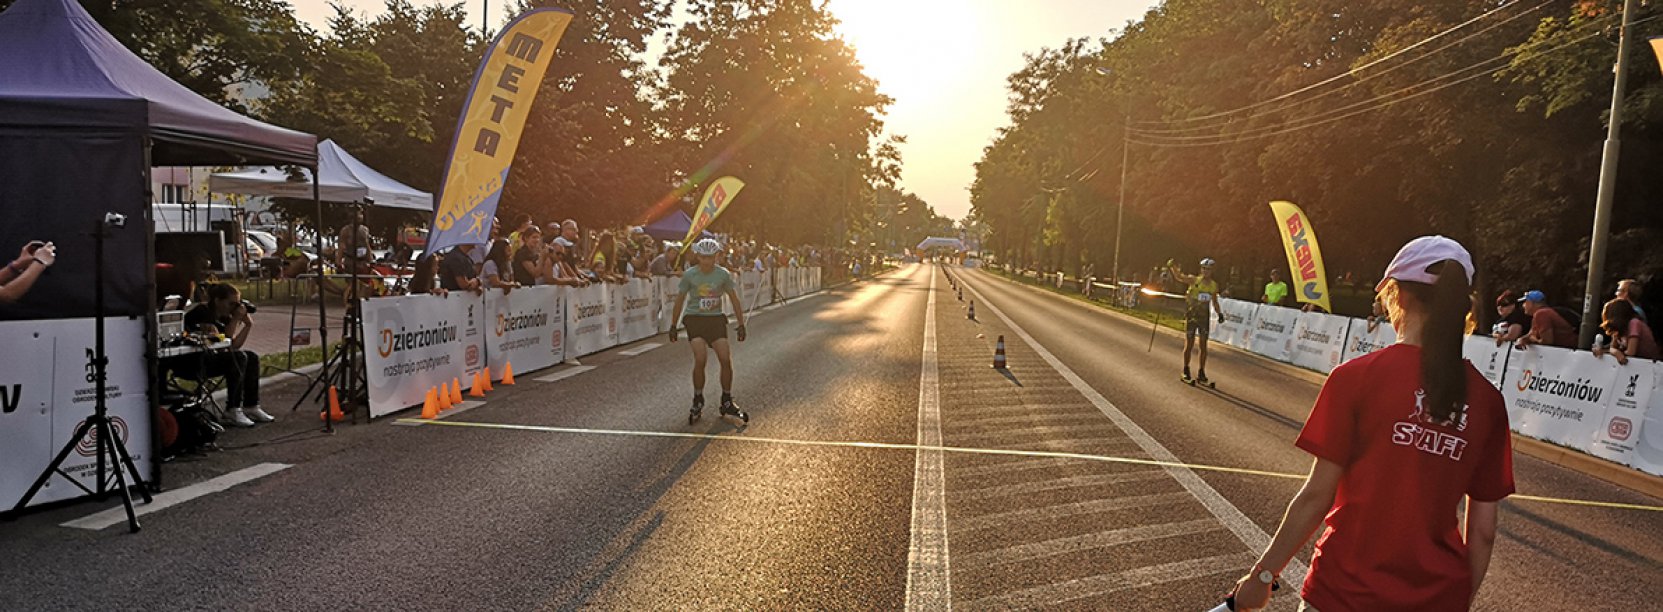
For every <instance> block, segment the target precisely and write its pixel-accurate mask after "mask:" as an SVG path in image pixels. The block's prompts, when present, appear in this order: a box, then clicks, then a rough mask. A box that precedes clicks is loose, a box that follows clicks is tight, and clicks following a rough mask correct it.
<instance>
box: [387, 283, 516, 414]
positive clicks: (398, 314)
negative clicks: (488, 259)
mask: <svg viewBox="0 0 1663 612" xmlns="http://www.w3.org/2000/svg"><path fill="white" fill-rule="evenodd" d="M363 312H364V320H363V337H364V358H365V359H364V361H365V370H366V373H367V374H368V378H369V386H370V389H369V391H370V416H371V417H380V416H385V415H388V414H392V413H394V412H398V411H400V410H403V409H405V408H409V407H411V406H417V405H420V404H421V403H422V400H423V399H425V398H426V397H427V391H428V390H429V389H432V388H435V387H438V386H440V385H442V384H445V383H449V382H452V381H456V380H462V381H471V380H473V376H474V374H476V373H478V372H479V371H480V370H481V369H483V368H484V367H485V331H484V327H483V323H484V321H485V319H486V318H487V317H488V316H489V315H487V314H486V308H485V300H484V299H482V298H480V297H478V296H475V295H474V294H472V293H468V292H465V291H458V292H455V293H452V294H450V295H449V296H447V297H440V296H436V295H410V296H403V297H385V298H373V299H369V300H364V306H363ZM463 384H468V383H466V382H464V383H463Z"/></svg>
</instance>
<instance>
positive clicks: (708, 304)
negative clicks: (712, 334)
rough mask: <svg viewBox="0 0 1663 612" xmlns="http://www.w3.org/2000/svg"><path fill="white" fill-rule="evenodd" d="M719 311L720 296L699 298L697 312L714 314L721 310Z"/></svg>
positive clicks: (720, 304)
mask: <svg viewBox="0 0 1663 612" xmlns="http://www.w3.org/2000/svg"><path fill="white" fill-rule="evenodd" d="M721 309H722V298H721V297H720V296H718V297H702V298H699V310H703V311H705V312H714V311H717V310H721Z"/></svg>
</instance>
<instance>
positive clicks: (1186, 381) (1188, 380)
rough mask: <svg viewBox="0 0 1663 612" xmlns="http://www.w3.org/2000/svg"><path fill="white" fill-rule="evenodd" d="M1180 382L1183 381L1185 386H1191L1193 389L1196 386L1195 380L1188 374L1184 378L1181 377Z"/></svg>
mask: <svg viewBox="0 0 1663 612" xmlns="http://www.w3.org/2000/svg"><path fill="white" fill-rule="evenodd" d="M1178 380H1179V381H1182V382H1183V383H1184V384H1186V385H1189V386H1191V387H1193V386H1195V379H1194V378H1191V377H1190V375H1188V374H1185V375H1183V376H1179V377H1178Z"/></svg>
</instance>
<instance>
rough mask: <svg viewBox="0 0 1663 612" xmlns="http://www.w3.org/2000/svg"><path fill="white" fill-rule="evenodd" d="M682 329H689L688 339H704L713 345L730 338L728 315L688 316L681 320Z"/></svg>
mask: <svg viewBox="0 0 1663 612" xmlns="http://www.w3.org/2000/svg"><path fill="white" fill-rule="evenodd" d="M681 325H682V327H685V328H687V339H688V340H692V339H695V338H704V341H705V342H708V343H710V344H712V345H714V344H716V341H717V340H726V339H727V337H728V317H727V315H687V316H685V317H682V318H681Z"/></svg>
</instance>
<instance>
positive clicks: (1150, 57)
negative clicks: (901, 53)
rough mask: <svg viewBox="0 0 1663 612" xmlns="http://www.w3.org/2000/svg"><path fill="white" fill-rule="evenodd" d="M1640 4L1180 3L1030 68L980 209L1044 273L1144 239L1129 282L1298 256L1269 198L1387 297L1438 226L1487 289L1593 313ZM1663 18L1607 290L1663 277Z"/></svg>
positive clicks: (1639, 33) (1342, 272)
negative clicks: (1382, 277) (1306, 221)
mask: <svg viewBox="0 0 1663 612" xmlns="http://www.w3.org/2000/svg"><path fill="white" fill-rule="evenodd" d="M1621 4H1622V3H1621V2H1620V1H1619V0H1547V1H1542V0H1515V1H1496V0H1445V1H1439V2H1426V1H1420V2H1414V1H1409V0H1380V1H1377V2H1365V3H1358V2H1348V1H1344V0H1254V1H1250V2H1228V3H1217V2H1205V1H1200V0H1167V1H1166V2H1163V3H1162V4H1161V5H1159V6H1157V7H1155V8H1153V9H1151V10H1150V11H1149V12H1148V13H1146V14H1145V15H1144V16H1143V18H1142V19H1140V20H1138V21H1135V22H1132V23H1128V24H1127V25H1126V26H1125V27H1124V28H1123V29H1120V30H1117V31H1115V32H1112V33H1110V35H1109V36H1106V37H1104V38H1100V39H1076V40H1068V41H1063V42H1062V43H1061V44H1060V45H1059V46H1058V47H1056V48H1046V49H1043V50H1040V51H1038V52H1035V53H1033V54H1031V55H1029V56H1028V57H1027V63H1026V65H1025V66H1024V67H1023V68H1022V69H1021V70H1020V71H1018V72H1016V73H1015V74H1012V75H1010V77H1009V79H1008V82H1009V95H1010V103H1009V107H1008V113H1009V116H1010V119H1011V124H1010V125H1009V126H1008V127H1006V128H1004V129H1001V130H1000V131H999V132H998V134H997V135H996V136H995V138H994V140H993V142H992V144H990V145H989V146H988V147H987V148H986V150H985V151H984V154H983V157H982V159H981V160H980V162H978V163H977V165H976V170H977V173H976V179H975V183H974V185H973V186H972V189H971V194H972V195H971V198H972V206H973V209H972V212H971V217H972V219H971V223H972V225H974V226H977V227H981V228H984V231H985V233H986V236H985V238H986V246H987V247H988V248H989V249H990V250H993V251H995V252H996V253H997V254H998V255H999V256H1001V257H1003V258H1005V259H1006V260H1009V261H1015V262H1019V263H1023V264H1026V265H1032V266H1036V267H1040V268H1043V269H1046V270H1055V269H1064V270H1069V271H1071V272H1072V271H1074V270H1077V269H1078V268H1079V266H1081V265H1084V264H1087V263H1091V264H1095V266H1096V270H1097V273H1098V275H1099V276H1105V277H1106V276H1108V271H1109V270H1110V268H1111V266H1112V259H1113V251H1114V241H1115V235H1116V231H1117V230H1119V229H1123V230H1124V232H1123V238H1122V243H1121V254H1120V259H1121V263H1120V268H1121V271H1122V276H1127V277H1129V276H1131V274H1132V273H1134V272H1137V271H1148V270H1150V268H1151V267H1152V266H1154V265H1158V264H1160V263H1162V262H1165V261H1166V260H1168V259H1169V258H1177V259H1178V260H1179V261H1181V262H1185V263H1186V264H1188V265H1190V266H1193V262H1194V261H1195V260H1197V259H1199V258H1200V257H1202V256H1207V257H1213V258H1216V259H1218V260H1219V261H1220V265H1221V266H1223V268H1224V269H1226V270H1229V271H1233V272H1234V273H1235V275H1236V277H1237V278H1238V280H1239V281H1240V282H1241V284H1242V285H1243V286H1247V285H1248V284H1249V283H1250V282H1254V281H1255V280H1256V282H1263V280H1262V279H1263V277H1264V276H1265V274H1266V272H1267V271H1268V270H1269V269H1270V268H1272V267H1276V266H1284V267H1285V265H1286V264H1285V263H1284V261H1285V260H1284V259H1283V255H1282V247H1281V243H1280V239H1279V238H1278V234H1277V228H1276V227H1275V225H1274V222H1273V220H1272V217H1271V214H1270V210H1269V207H1268V205H1267V203H1268V202H1269V201H1271V200H1278V199H1286V200H1291V201H1293V202H1295V203H1297V204H1299V205H1300V206H1301V207H1303V208H1304V210H1305V211H1306V213H1307V214H1308V215H1309V216H1310V218H1311V220H1312V224H1313V225H1314V227H1315V231H1316V234H1317V236H1318V238H1319V240H1320V242H1321V244H1322V246H1323V247H1324V248H1323V251H1324V256H1325V259H1326V263H1327V268H1328V272H1329V277H1330V282H1331V283H1333V282H1336V281H1339V280H1341V279H1344V278H1346V277H1348V276H1349V277H1350V278H1352V279H1354V280H1355V282H1356V284H1357V285H1359V286H1361V287H1365V288H1369V289H1371V288H1372V284H1373V281H1374V280H1376V277H1377V276H1378V274H1379V273H1380V270H1381V268H1382V267H1383V266H1384V263H1385V262H1386V261H1387V260H1389V259H1390V258H1391V256H1392V254H1393V253H1394V252H1395V251H1396V249H1397V248H1398V247H1399V246H1401V245H1402V244H1403V243H1404V242H1405V241H1407V240H1408V239H1410V238H1413V237H1415V236H1418V235H1424V234H1430V233H1439V234H1445V235H1448V236H1451V237H1454V238H1456V239H1458V240H1460V241H1462V242H1463V243H1464V244H1466V245H1467V246H1468V248H1469V249H1471V250H1472V252H1473V254H1474V256H1475V257H1476V258H1477V260H1478V267H1479V270H1480V278H1479V289H1480V292H1481V293H1482V294H1483V295H1485V296H1486V297H1488V296H1491V295H1493V294H1494V293H1496V292H1499V291H1500V289H1502V288H1513V289H1516V290H1523V289H1526V288H1539V289H1543V290H1545V291H1547V292H1548V293H1549V296H1550V298H1551V299H1553V301H1555V302H1557V303H1561V304H1576V302H1577V299H1576V296H1579V295H1580V294H1581V292H1582V288H1583V284H1584V282H1583V281H1584V278H1585V275H1586V274H1587V260H1586V258H1587V255H1586V253H1587V248H1588V242H1589V235H1590V231H1589V230H1590V228H1591V226H1592V220H1593V209H1594V202H1595V195H1596V188H1597V185H1598V179H1599V168H1600V157H1601V149H1602V142H1603V140H1604V137H1605V120H1606V117H1607V115H1608V113H1607V108H1608V106H1609V103H1610V95H1611V86H1612V73H1611V66H1612V62H1613V61H1614V60H1615V57H1616V39H1617V34H1616V32H1617V30H1616V28H1617V23H1618V19H1617V14H1618V12H1619V11H1620V8H1621ZM1659 16H1663V10H1659V9H1657V8H1656V7H1648V8H1645V9H1643V10H1641V11H1640V12H1639V14H1636V15H1630V17H1629V19H1630V21H1631V22H1634V23H1635V25H1634V26H1633V33H1632V35H1631V37H1630V39H1629V44H1630V45H1633V47H1632V49H1631V53H1630V62H1629V64H1628V66H1627V70H1628V74H1629V80H1628V91H1627V95H1626V96H1625V97H1624V99H1623V105H1624V109H1625V115H1624V117H1623V125H1622V126H1621V127H1622V130H1623V132H1622V133H1623V137H1622V145H1621V168H1620V174H1619V175H1618V181H1617V189H1616V198H1615V209H1614V215H1613V221H1612V224H1611V233H1612V242H1611V248H1610V252H1609V257H1608V259H1607V264H1606V270H1607V271H1608V272H1609V274H1608V276H1609V278H1607V279H1605V282H1606V284H1605V287H1604V288H1603V289H1601V291H1602V293H1604V292H1609V291H1610V290H1612V289H1613V287H1614V284H1615V281H1616V280H1617V279H1619V278H1623V277H1640V278H1641V280H1642V281H1651V283H1652V284H1653V285H1655V284H1657V282H1656V281H1657V280H1660V279H1658V278H1657V277H1658V275H1659V272H1663V248H1659V246H1658V245H1660V244H1663V207H1660V206H1658V205H1657V204H1658V201H1659V199H1660V197H1663V182H1660V181H1658V180H1657V179H1656V177H1658V176H1659V175H1660V171H1659V169H1660V168H1663V77H1660V72H1659V68H1658V64H1657V60H1656V58H1655V57H1654V56H1653V55H1652V54H1651V52H1650V49H1649V48H1647V46H1646V42H1645V39H1646V38H1648V37H1651V36H1656V35H1659V34H1663V19H1658V17H1659ZM1469 22H1470V23H1469ZM1463 24H1465V25H1463ZM1429 39H1430V40H1429ZM1423 41H1424V42H1423ZM1123 159H1124V160H1125V163H1124V176H1123V175H1122V166H1123V162H1122V160H1123ZM1122 189H1124V193H1125V203H1124V204H1125V211H1124V227H1123V228H1121V227H1117V220H1116V216H1117V214H1116V213H1117V212H1118V211H1117V204H1119V203H1120V193H1121V190H1122ZM1146 275H1147V273H1145V276H1146ZM1658 289H1660V290H1663V287H1659V288H1658ZM1654 293H1656V292H1654ZM1252 297H1257V296H1256V294H1255V295H1254V296H1252ZM1362 304H1363V306H1364V307H1366V304H1367V302H1366V301H1364V302H1362Z"/></svg>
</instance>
